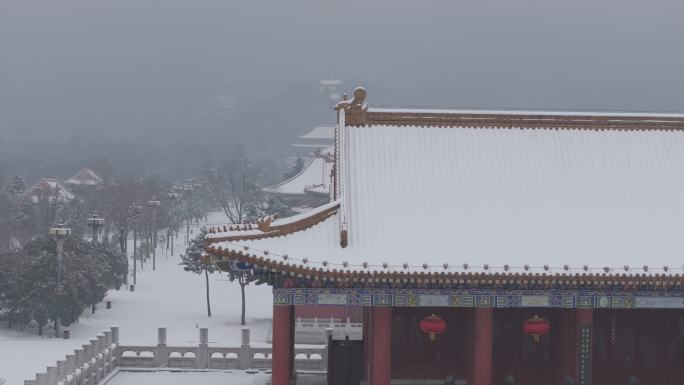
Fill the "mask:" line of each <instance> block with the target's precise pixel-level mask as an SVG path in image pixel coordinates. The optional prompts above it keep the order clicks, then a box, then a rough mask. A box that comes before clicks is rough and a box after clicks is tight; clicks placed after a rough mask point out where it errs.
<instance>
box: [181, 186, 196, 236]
mask: <svg viewBox="0 0 684 385" xmlns="http://www.w3.org/2000/svg"><path fill="white" fill-rule="evenodd" d="M193 191H195V188H194V187H192V185H191V184H189V183H186V184H184V185H183V194H184V195H185V244H186V245H187V244H188V243H190V195H192V192H193Z"/></svg>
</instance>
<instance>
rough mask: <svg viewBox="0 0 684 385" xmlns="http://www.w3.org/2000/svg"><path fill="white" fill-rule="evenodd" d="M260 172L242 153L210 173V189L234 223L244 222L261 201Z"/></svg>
mask: <svg viewBox="0 0 684 385" xmlns="http://www.w3.org/2000/svg"><path fill="white" fill-rule="evenodd" d="M237 153H238V154H239V153H240V152H239V151H238V152H237ZM258 174H259V173H258V170H257V168H256V167H255V166H254V165H253V164H252V163H250V161H249V159H248V158H247V156H245V155H242V154H239V155H236V156H234V157H233V160H232V161H231V162H229V163H227V164H224V166H223V167H222V168H220V169H218V170H213V171H212V172H211V173H209V175H208V179H209V190H210V191H211V193H212V195H213V196H214V199H216V201H217V202H218V203H219V204H220V205H221V208H222V209H223V212H224V213H225V214H226V216H227V217H228V219H229V220H230V221H231V222H232V223H240V222H242V221H243V220H244V219H245V218H247V217H248V216H249V215H250V214H251V213H253V212H254V211H255V209H256V207H257V205H258V204H259V202H260V201H261V192H260V190H259V188H258V187H257V185H256V180H257V177H258Z"/></svg>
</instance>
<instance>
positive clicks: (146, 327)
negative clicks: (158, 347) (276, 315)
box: [0, 213, 272, 385]
mask: <svg viewBox="0 0 684 385" xmlns="http://www.w3.org/2000/svg"><path fill="white" fill-rule="evenodd" d="M225 222H226V219H225V217H223V216H222V214H220V213H213V214H212V215H210V216H209V218H208V223H211V224H218V223H225ZM196 232H197V231H196V229H195V230H194V233H196ZM179 238H181V239H179V240H178V242H175V244H176V247H175V250H174V251H175V255H174V256H173V257H171V256H170V255H169V254H168V253H166V250H165V249H163V248H161V245H160V248H159V249H158V253H157V269H156V271H152V265H151V263H150V264H147V265H145V266H144V268H142V269H139V271H138V273H139V274H138V282H137V285H136V288H135V292H129V291H128V290H123V289H122V290H120V291H111V292H110V293H109V294H108V295H107V299H106V300H109V301H112V308H111V309H109V310H108V309H105V306H104V303H103V304H100V305H99V306H98V310H97V312H96V313H95V314H90V311H89V310H87V311H86V312H85V313H84V314H83V317H82V318H81V320H80V322H79V323H78V324H74V325H71V326H69V329H70V330H71V339H69V340H64V339H57V338H48V337H39V336H37V335H35V334H30V333H24V332H19V331H14V330H7V329H0V378H4V379H6V380H7V385H15V384H16V385H20V384H23V382H24V380H25V379H31V378H34V376H35V373H36V372H42V371H45V368H46V367H47V366H52V365H55V362H56V361H57V360H61V359H64V356H65V355H66V354H70V353H72V351H73V350H74V349H76V348H79V347H80V346H81V345H82V344H85V343H87V342H88V340H89V339H91V338H93V337H94V336H95V335H97V334H99V333H101V332H102V331H103V330H106V329H108V328H109V327H110V326H112V325H116V326H119V328H120V341H121V344H126V345H155V344H156V342H157V327H160V326H164V327H166V328H167V342H168V344H169V345H194V344H197V343H198V342H199V327H208V328H209V343H210V344H213V345H215V346H239V344H240V328H241V326H240V287H239V285H238V284H237V283H232V282H229V281H228V278H227V276H226V275H220V274H218V273H217V274H214V275H213V276H210V290H211V305H212V317H211V318H208V317H207V309H206V300H205V286H204V276H203V275H198V274H192V273H189V272H185V271H183V268H182V267H181V266H179V265H178V263H179V261H180V258H179V254H180V252H183V251H184V250H185V244H184V242H183V239H182V238H183V237H179ZM130 250H132V247H131V248H130ZM131 268H132V264H131ZM271 313H272V297H271V288H270V287H269V286H265V285H264V286H254V285H250V286H248V287H247V317H248V320H247V326H249V327H251V328H252V344H253V345H255V346H258V345H264V344H266V337H267V333H268V332H269V330H270V321H271V320H270V318H271ZM245 384H249V383H245Z"/></svg>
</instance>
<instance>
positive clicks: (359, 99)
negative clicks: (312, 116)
mask: <svg viewBox="0 0 684 385" xmlns="http://www.w3.org/2000/svg"><path fill="white" fill-rule="evenodd" d="M341 109H344V117H345V122H344V123H345V124H346V125H348V126H365V125H366V112H367V111H368V104H367V103H366V89H365V88H363V87H356V88H354V98H353V99H352V100H346V99H345V100H342V101H341V102H339V103H337V106H336V107H335V110H337V111H340V110H341Z"/></svg>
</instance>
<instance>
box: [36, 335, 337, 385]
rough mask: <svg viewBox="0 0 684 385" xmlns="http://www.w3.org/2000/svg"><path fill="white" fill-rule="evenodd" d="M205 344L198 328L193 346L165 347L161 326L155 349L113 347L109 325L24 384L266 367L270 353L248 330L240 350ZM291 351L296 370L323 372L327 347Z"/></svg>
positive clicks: (76, 384) (115, 338) (79, 384)
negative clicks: (131, 372) (124, 373)
mask: <svg viewBox="0 0 684 385" xmlns="http://www.w3.org/2000/svg"><path fill="white" fill-rule="evenodd" d="M331 333H332V331H329V332H328V334H329V335H330V334H331ZM208 341H209V330H208V329H206V328H201V329H200V343H199V345H197V346H168V345H167V344H166V328H159V329H157V345H156V346H132V345H131V346H129V345H119V329H118V328H117V327H112V328H111V331H106V332H104V333H103V334H102V335H99V336H97V339H96V340H91V341H90V342H91V343H90V344H89V345H83V349H78V350H76V351H75V354H73V355H68V356H67V357H66V360H65V361H58V362H57V366H55V367H48V368H47V371H46V372H45V373H39V374H37V375H36V379H35V380H26V381H24V385H96V384H98V383H99V382H100V381H101V380H102V379H103V378H105V377H106V376H107V375H108V374H109V373H111V372H112V371H113V370H114V369H115V368H150V369H153V368H179V369H271V359H272V355H273V352H272V349H271V348H270V347H263V348H257V347H252V346H251V345H250V329H249V328H243V329H242V344H241V346H240V347H210V346H209V343H208ZM294 353H295V358H294V360H295V368H296V369H299V370H315V371H326V370H327V364H328V349H327V346H321V347H309V348H297V347H295V351H294Z"/></svg>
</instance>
